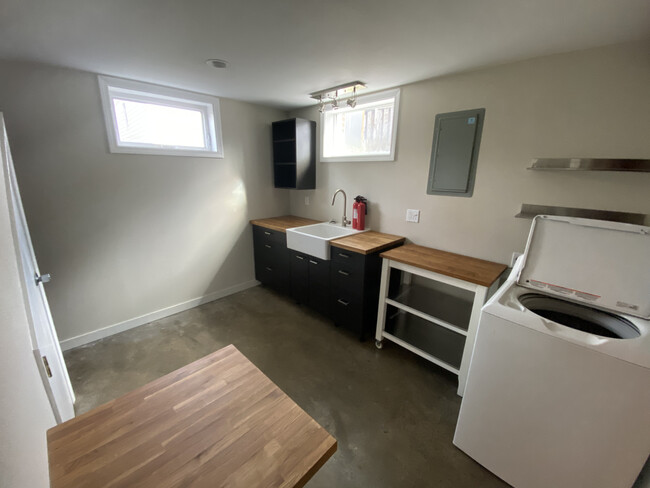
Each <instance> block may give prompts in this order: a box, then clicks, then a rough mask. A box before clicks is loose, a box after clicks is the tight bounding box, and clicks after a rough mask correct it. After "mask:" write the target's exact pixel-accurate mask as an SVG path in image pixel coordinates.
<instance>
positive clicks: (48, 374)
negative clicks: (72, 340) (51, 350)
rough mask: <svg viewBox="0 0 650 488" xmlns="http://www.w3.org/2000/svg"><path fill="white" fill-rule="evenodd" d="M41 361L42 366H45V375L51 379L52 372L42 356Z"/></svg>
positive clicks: (45, 358)
mask: <svg viewBox="0 0 650 488" xmlns="http://www.w3.org/2000/svg"><path fill="white" fill-rule="evenodd" d="M41 359H42V360H43V366H45V373H46V374H47V377H48V378H51V377H52V370H51V369H50V363H48V362H47V357H45V356H43V357H42V358H41Z"/></svg>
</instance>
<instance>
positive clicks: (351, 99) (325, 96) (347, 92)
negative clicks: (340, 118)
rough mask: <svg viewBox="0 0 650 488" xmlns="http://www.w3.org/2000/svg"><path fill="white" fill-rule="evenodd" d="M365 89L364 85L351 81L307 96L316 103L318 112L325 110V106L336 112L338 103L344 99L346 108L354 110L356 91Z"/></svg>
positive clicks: (360, 82)
mask: <svg viewBox="0 0 650 488" xmlns="http://www.w3.org/2000/svg"><path fill="white" fill-rule="evenodd" d="M365 87H366V84H365V83H363V82H362V81H351V82H350V83H344V84H343V85H337V86H333V87H332V88H326V89H325V90H320V91H317V92H314V93H310V94H309V96H310V97H311V98H313V99H314V100H317V101H318V110H319V111H320V112H324V111H325V110H326V104H328V105H330V108H332V109H334V110H336V109H338V108H339V101H342V100H346V99H347V104H348V106H349V107H351V108H354V107H355V106H356V105H357V90H362V89H363V88H365ZM328 100H329V101H328Z"/></svg>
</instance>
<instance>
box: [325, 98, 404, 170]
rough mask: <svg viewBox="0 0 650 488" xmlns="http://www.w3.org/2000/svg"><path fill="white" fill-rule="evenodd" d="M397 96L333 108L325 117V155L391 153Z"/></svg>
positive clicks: (334, 156)
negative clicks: (353, 106)
mask: <svg viewBox="0 0 650 488" xmlns="http://www.w3.org/2000/svg"><path fill="white" fill-rule="evenodd" d="M394 108H395V99H394V98H390V99H387V100H379V101H376V102H372V103H366V104H361V103H359V104H358V105H357V106H356V107H355V108H342V109H339V110H330V111H328V112H326V113H325V114H324V118H323V123H324V125H323V156H324V157H326V158H336V157H344V156H380V155H381V156H383V155H389V154H390V153H391V143H392V137H393V115H394Z"/></svg>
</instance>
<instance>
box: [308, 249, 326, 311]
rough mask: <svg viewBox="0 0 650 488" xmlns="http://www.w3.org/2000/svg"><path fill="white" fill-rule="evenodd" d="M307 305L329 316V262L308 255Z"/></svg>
mask: <svg viewBox="0 0 650 488" xmlns="http://www.w3.org/2000/svg"><path fill="white" fill-rule="evenodd" d="M308 262H309V302H308V303H309V306H310V307H311V308H313V309H314V310H316V311H317V312H320V313H322V314H323V315H325V316H329V311H330V304H329V297H330V262H329V261H323V260H322V259H318V258H315V257H313V256H309V261H308Z"/></svg>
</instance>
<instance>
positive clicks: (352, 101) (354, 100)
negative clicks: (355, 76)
mask: <svg viewBox="0 0 650 488" xmlns="http://www.w3.org/2000/svg"><path fill="white" fill-rule="evenodd" d="M356 106H357V87H356V86H355V87H354V88H352V96H351V97H350V98H348V107H350V108H354V107H356Z"/></svg>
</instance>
